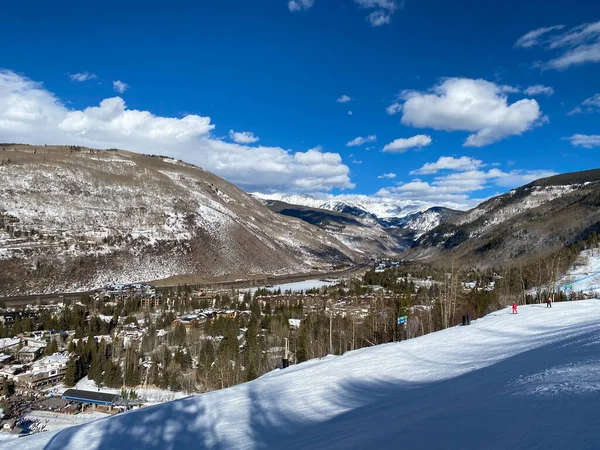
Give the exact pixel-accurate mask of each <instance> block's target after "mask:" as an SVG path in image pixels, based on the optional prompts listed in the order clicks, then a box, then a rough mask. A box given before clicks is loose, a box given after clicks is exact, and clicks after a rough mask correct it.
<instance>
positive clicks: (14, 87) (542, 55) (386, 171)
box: [0, 0, 600, 207]
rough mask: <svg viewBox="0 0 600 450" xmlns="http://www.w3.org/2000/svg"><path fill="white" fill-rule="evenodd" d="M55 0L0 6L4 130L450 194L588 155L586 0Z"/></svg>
mask: <svg viewBox="0 0 600 450" xmlns="http://www.w3.org/2000/svg"><path fill="white" fill-rule="evenodd" d="M59 3H60V5H59V6H57V4H56V3H54V4H50V3H49V2H46V1H37V2H36V1H33V2H28V3H27V4H26V5H24V4H23V2H16V1H9V2H8V3H7V4H5V5H4V6H3V12H4V14H3V16H5V17H10V20H7V21H4V23H3V28H2V34H3V45H2V47H1V48H0V67H1V68H2V69H3V70H2V72H0V141H9V142H14V141H18V142H30V143H59V144H82V145H89V146H93V147H100V148H108V147H119V148H124V149H130V150H134V151H139V152H144V153H161V154H165V155H170V156H173V157H176V158H181V159H183V160H186V161H189V162H193V163H195V164H198V165H200V166H202V167H204V168H206V169H207V170H210V171H213V172H215V173H217V174H218V175H221V176H223V177H224V178H226V179H227V180H229V181H232V182H234V183H236V184H237V185H239V186H240V187H242V188H243V189H246V190H248V191H263V192H304V193H313V194H317V195H321V196H328V195H344V196H352V195H367V196H371V197H372V198H374V199H382V198H386V199H393V200H396V201H398V202H429V203H434V204H447V205H454V206H460V207H467V206H470V205H473V204H474V203H476V202H477V201H478V200H479V199H483V198H486V197H489V196H490V195H494V194H496V193H499V192H505V191H506V190H507V189H509V188H512V187H515V186H518V185H521V184H523V183H525V182H528V181H531V180H532V179H535V178H538V177H539V176H545V175H549V174H551V173H559V172H568V171H575V170H583V169H589V168H596V167H598V166H599V165H600V164H599V159H600V158H599V157H598V150H599V149H600V129H599V128H600V126H599V125H600V95H599V96H597V97H594V96H595V95H596V94H599V93H600V82H599V81H598V80H600V3H598V2H590V1H573V0H571V1H568V2H567V1H560V0H554V1H552V2H551V5H550V4H549V3H548V2H543V1H529V2H523V1H522V0H521V1H512V0H507V1H503V2H482V1H474V0H471V1H466V0H465V1H455V2H448V1H443V0H419V1H417V0H406V1H400V0H335V1H334V0H293V1H288V0H263V1H255V2H248V1H238V0H230V1H227V2H224V1H221V2H214V1H213V2H208V1H196V2H180V1H171V2H168V3H165V2H155V1H144V2H137V1H136V2H122V1H121V2H110V1H107V2H103V4H102V7H97V6H94V5H92V4H91V3H89V2H88V3H85V2H59ZM528 33H529V34H528ZM346 100H347V101H346ZM391 113H394V114H391ZM256 138H258V140H256ZM361 138H362V139H361ZM348 143H353V144H356V145H351V146H348V145H347V144H348ZM384 149H385V150H386V151H384Z"/></svg>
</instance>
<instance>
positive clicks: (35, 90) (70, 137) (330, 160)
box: [0, 70, 354, 192]
mask: <svg viewBox="0 0 600 450" xmlns="http://www.w3.org/2000/svg"><path fill="white" fill-rule="evenodd" d="M0 98H1V99H2V101H1V102H0V141H2V142H24V143H30V144H44V143H53V144H65V145H83V146H88V147H93V148H123V149H127V150H132V151H137V152H140V153H150V154H163V155H166V156H170V157H172V158H176V159H183V160H185V161H188V162H191V163H193V164H197V165H201V166H203V167H204V168H205V169H207V170H210V171H211V172H214V173H216V174H217V175H219V176H222V177H224V178H225V179H227V180H228V181H231V182H233V183H235V184H237V185H238V186H240V187H242V188H243V189H253V190H261V189H262V190H267V191H272V190H281V191H311V192H314V191H321V190H323V191H326V190H330V189H332V188H341V189H344V188H353V187H354V184H352V183H351V181H350V178H349V172H350V169H349V168H348V166H346V165H345V164H343V163H342V159H341V157H340V155H339V154H337V153H327V152H323V151H322V150H321V149H319V148H315V149H311V150H308V151H306V152H293V151H291V150H286V149H283V148H280V147H266V146H257V147H249V146H246V145H241V144H238V143H228V142H224V141H222V140H220V139H216V138H214V137H212V136H211V134H210V133H211V131H212V130H213V129H214V127H215V126H214V125H213V124H211V121H210V117H202V116H198V115H192V114H190V115H186V116H184V117H182V118H172V117H161V116H156V115H154V114H152V113H151V112H149V111H138V110H132V109H128V108H127V105H126V103H125V101H124V100H123V99H122V98H120V97H114V98H107V99H105V100H103V101H102V102H100V105H98V106H92V107H88V108H85V109H83V110H70V109H68V108H67V107H66V106H65V105H64V104H63V103H61V102H60V101H59V100H58V99H57V98H56V96H54V94H52V93H51V92H49V91H47V90H46V89H44V87H43V86H42V85H41V84H40V83H36V82H34V81H32V80H29V79H27V78H25V77H22V76H20V75H17V74H15V73H14V72H10V71H6V70H0Z"/></svg>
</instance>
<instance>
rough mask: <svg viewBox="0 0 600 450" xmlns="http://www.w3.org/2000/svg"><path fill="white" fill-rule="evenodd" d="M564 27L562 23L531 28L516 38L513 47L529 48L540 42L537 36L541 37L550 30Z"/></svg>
mask: <svg viewBox="0 0 600 450" xmlns="http://www.w3.org/2000/svg"><path fill="white" fill-rule="evenodd" d="M564 27H565V26H564V25H554V26H552V27H543V28H538V29H536V30H532V31H530V32H528V33H525V34H524V35H523V36H521V37H520V38H519V39H517V42H516V43H515V47H522V48H529V47H534V46H536V45H539V44H540V43H541V42H540V40H539V38H541V37H542V36H543V35H545V34H547V33H549V32H550V31H555V30H561V29H563V28H564Z"/></svg>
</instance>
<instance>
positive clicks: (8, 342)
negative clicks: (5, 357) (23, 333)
mask: <svg viewBox="0 0 600 450" xmlns="http://www.w3.org/2000/svg"><path fill="white" fill-rule="evenodd" d="M20 343H21V339H20V338H3V339H0V352H1V353H14V352H16V351H17V350H18V346H19V344H20Z"/></svg>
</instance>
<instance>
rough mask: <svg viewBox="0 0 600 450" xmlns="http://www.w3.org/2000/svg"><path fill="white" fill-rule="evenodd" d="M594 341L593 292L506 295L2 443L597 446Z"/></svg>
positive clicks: (599, 315) (599, 309)
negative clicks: (204, 387)
mask: <svg viewBox="0 0 600 450" xmlns="http://www.w3.org/2000/svg"><path fill="white" fill-rule="evenodd" d="M599 350H600V302H598V301H597V300H590V301H580V302H565V303H556V304H554V306H553V308H552V309H546V308H540V307H539V305H530V306H522V307H520V308H519V314H518V315H512V314H510V312H509V309H508V308H506V309H504V310H501V311H498V312H495V313H492V314H490V315H488V316H486V317H484V318H482V319H479V320H476V321H473V322H472V324H471V325H470V326H468V327H454V328H450V329H447V330H444V331H441V332H437V333H432V334H429V335H426V336H423V337H419V338H416V339H411V340H409V341H404V342H401V343H395V344H387V345H380V346H376V347H370V348H364V349H361V350H358V351H354V352H349V353H347V354H345V355H343V356H340V357H327V358H324V359H321V360H313V361H309V362H306V363H302V364H299V365H297V366H292V367H290V368H289V369H285V370H277V371H274V372H271V373H269V374H267V375H265V376H263V377H261V378H259V379H257V380H255V381H252V382H249V383H245V384H243V385H239V386H235V387H233V388H229V389H225V390H222V391H215V392H211V393H207V394H203V395H197V396H191V397H188V398H185V399H181V400H177V401H173V402H168V403H164V404H162V405H158V406H154V407H148V408H145V409H141V410H137V411H133V412H130V413H125V414H118V415H116V416H113V417H111V418H108V419H103V420H98V421H96V422H93V423H89V424H85V425H82V426H78V427H73V428H69V429H66V430H63V431H60V432H58V433H43V434H39V435H36V436H32V437H26V438H23V439H18V440H17V441H11V442H7V443H5V444H4V447H5V448H11V449H32V450H33V449H41V448H45V449H47V450H52V449H75V448H82V447H85V448H87V449H90V450H93V449H100V448H111V449H116V450H119V449H131V448H136V449H158V448H248V449H254V448H256V449H258V448H261V449H263V448H283V447H285V448H289V449H306V448H329V449H348V448H398V446H399V442H401V446H402V447H406V448H411V449H412V448H423V449H428V448H447V449H481V448H486V449H504V448H511V449H515V448H595V446H596V445H597V431H596V430H597V426H598V425H600V418H598V415H597V414H595V413H594V412H595V411H596V410H597V399H598V394H600V376H599V375H598V374H599V373H600V370H599V369H600V360H599V359H598V351H599ZM565 411H568V414H565Z"/></svg>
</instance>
